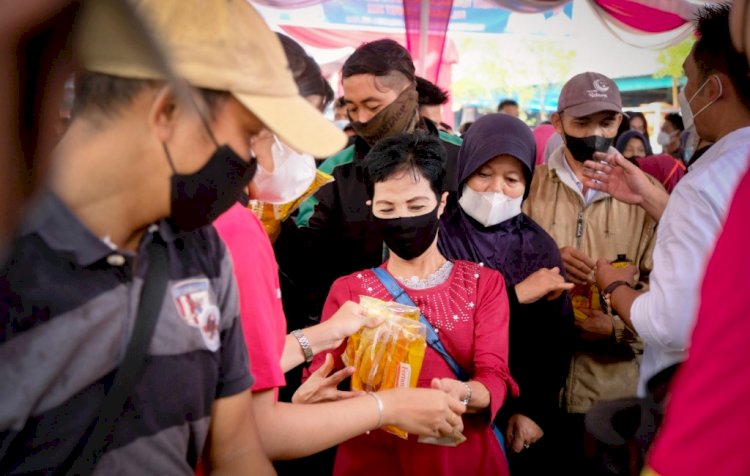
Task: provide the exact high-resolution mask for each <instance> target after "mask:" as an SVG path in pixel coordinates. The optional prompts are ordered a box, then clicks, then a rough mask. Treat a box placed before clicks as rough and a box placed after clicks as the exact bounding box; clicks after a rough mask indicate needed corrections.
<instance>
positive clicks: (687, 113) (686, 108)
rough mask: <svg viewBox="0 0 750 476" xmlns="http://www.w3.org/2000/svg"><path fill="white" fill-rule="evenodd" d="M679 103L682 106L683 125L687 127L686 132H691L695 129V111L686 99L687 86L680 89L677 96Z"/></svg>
mask: <svg viewBox="0 0 750 476" xmlns="http://www.w3.org/2000/svg"><path fill="white" fill-rule="evenodd" d="M677 102H678V103H679V104H680V115H682V124H683V125H684V126H685V130H686V131H687V130H690V128H691V127H693V125H694V123H693V120H694V119H693V110H692V109H690V102H688V100H687V98H686V97H685V86H683V87H681V88H680V92H679V94H677Z"/></svg>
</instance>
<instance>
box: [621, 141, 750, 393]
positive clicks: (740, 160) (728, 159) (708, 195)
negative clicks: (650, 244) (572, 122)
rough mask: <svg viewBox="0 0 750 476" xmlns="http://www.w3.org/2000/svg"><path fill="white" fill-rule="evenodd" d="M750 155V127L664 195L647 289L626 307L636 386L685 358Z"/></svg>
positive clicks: (640, 388)
mask: <svg viewBox="0 0 750 476" xmlns="http://www.w3.org/2000/svg"><path fill="white" fill-rule="evenodd" d="M748 156H750V127H745V128H742V129H739V130H736V131H734V132H732V133H731V134H728V135H726V136H725V137H723V138H722V139H721V140H719V141H718V142H717V143H715V144H714V145H713V146H712V147H711V148H710V149H709V150H708V151H707V152H706V153H705V154H704V155H703V156H702V157H701V158H700V159H699V160H698V161H697V162H695V164H694V165H692V166H691V167H690V172H689V173H688V174H686V175H685V176H684V177H683V178H682V179H681V180H680V182H679V183H678V184H677V186H676V187H675V189H674V190H673V191H672V195H671V196H670V197H669V201H668V202H667V206H666V208H665V209H664V213H663V214H662V217H661V220H660V221H659V225H658V226H657V229H656V244H655V247H654V256H653V259H654V268H653V271H652V272H651V277H650V281H649V291H648V292H646V293H644V294H642V295H640V296H639V297H638V298H637V299H636V300H635V301H634V302H633V305H632V306H631V308H630V318H631V320H632V321H633V326H634V327H635V330H636V331H637V332H638V335H639V336H640V337H641V339H643V341H644V342H645V344H646V347H645V350H644V354H643V361H642V363H641V375H640V382H639V385H638V392H639V394H640V395H644V394H645V388H646V382H647V381H648V379H649V378H651V377H652V376H654V375H655V374H657V373H658V372H659V371H660V370H663V369H665V368H667V367H669V366H670V365H672V364H674V363H677V362H681V361H683V360H685V357H686V356H685V352H686V351H687V348H688V346H689V342H690V335H691V333H692V330H693V325H694V323H695V317H696V313H697V312H698V305H699V302H698V300H699V295H700V286H701V283H702V282H703V273H704V271H705V265H706V260H707V259H708V256H709V254H710V252H711V251H712V250H713V246H714V242H715V241H716V239H717V237H718V235H719V232H720V231H721V227H722V225H723V223H724V218H725V217H726V214H727V211H728V209H729V205H730V202H731V200H732V196H733V195H734V191H735V189H736V188H737V184H738V182H739V180H740V178H741V177H742V175H743V174H744V172H745V170H746V168H747V165H748Z"/></svg>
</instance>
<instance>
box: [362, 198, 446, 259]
mask: <svg viewBox="0 0 750 476" xmlns="http://www.w3.org/2000/svg"><path fill="white" fill-rule="evenodd" d="M438 208H440V205H439V204H438V205H437V206H435V209H434V210H433V211H431V212H429V213H425V214H424V215H419V216H415V217H399V218H378V217H375V216H374V217H373V218H374V220H375V226H376V227H377V228H378V231H380V235H381V236H382V237H383V241H385V244H386V245H387V246H388V249H389V250H391V251H392V252H393V253H395V254H396V255H397V256H398V257H399V258H402V259H405V260H412V259H414V258H417V257H418V256H421V255H422V254H423V253H424V252H425V251H427V248H429V247H430V245H431V244H432V243H433V242H434V241H435V236H436V235H437V231H438V224H439V223H440V221H439V220H438V216H437V215H438Z"/></svg>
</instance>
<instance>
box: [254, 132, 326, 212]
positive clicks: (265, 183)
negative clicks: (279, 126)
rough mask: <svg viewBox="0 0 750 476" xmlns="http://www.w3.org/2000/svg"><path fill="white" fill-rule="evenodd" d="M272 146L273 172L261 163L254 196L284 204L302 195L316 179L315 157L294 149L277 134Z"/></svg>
mask: <svg viewBox="0 0 750 476" xmlns="http://www.w3.org/2000/svg"><path fill="white" fill-rule="evenodd" d="M274 141H275V143H274V144H273V145H272V146H271V156H272V157H273V172H268V171H267V170H266V169H264V168H263V167H262V166H261V165H260V164H258V171H257V172H256V174H255V177H253V183H254V184H255V196H253V197H250V198H252V199H254V200H258V201H261V202H266V203H272V204H274V205H281V204H284V203H289V202H291V201H293V200H295V199H296V198H298V197H300V196H301V195H302V194H303V193H305V191H306V190H307V188H308V187H309V186H310V184H311V183H313V180H315V170H316V167H315V159H314V158H313V156H312V155H310V154H300V153H298V152H295V151H294V150H293V149H292V148H290V147H289V146H288V145H286V144H284V143H283V142H281V141H280V140H279V138H278V137H276V136H274Z"/></svg>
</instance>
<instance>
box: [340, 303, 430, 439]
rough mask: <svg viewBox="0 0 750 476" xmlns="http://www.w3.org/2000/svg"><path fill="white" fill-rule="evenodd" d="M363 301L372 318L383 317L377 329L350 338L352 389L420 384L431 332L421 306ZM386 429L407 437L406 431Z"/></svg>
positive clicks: (348, 355)
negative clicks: (422, 320)
mask: <svg viewBox="0 0 750 476" xmlns="http://www.w3.org/2000/svg"><path fill="white" fill-rule="evenodd" d="M359 304H360V305H361V306H362V307H364V308H365V309H366V310H367V313H368V315H370V316H372V317H382V318H383V322H382V323H381V324H380V325H379V326H377V327H375V328H372V329H370V328H364V327H363V328H362V329H360V330H359V331H357V332H356V333H355V334H353V335H352V336H351V337H349V339H348V341H347V345H346V350H345V352H344V355H343V356H342V359H343V361H344V363H345V364H346V365H349V366H352V367H354V369H355V370H354V374H353V375H352V378H351V381H352V390H361V391H366V392H377V391H379V390H387V389H390V388H408V387H416V386H417V381H418V380H419V372H420V371H421V370H422V362H423V361H424V354H425V349H426V348H427V338H426V335H427V331H426V329H425V326H424V324H422V323H421V322H419V314H420V311H419V308H416V307H412V306H405V305H403V304H399V303H397V302H386V301H381V300H380V299H375V298H372V297H369V296H360V298H359ZM383 430H385V431H387V432H389V433H392V434H394V435H396V436H399V437H401V438H404V439H406V438H407V437H408V433H407V432H405V431H404V430H402V429H400V428H397V427H394V426H385V427H383Z"/></svg>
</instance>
